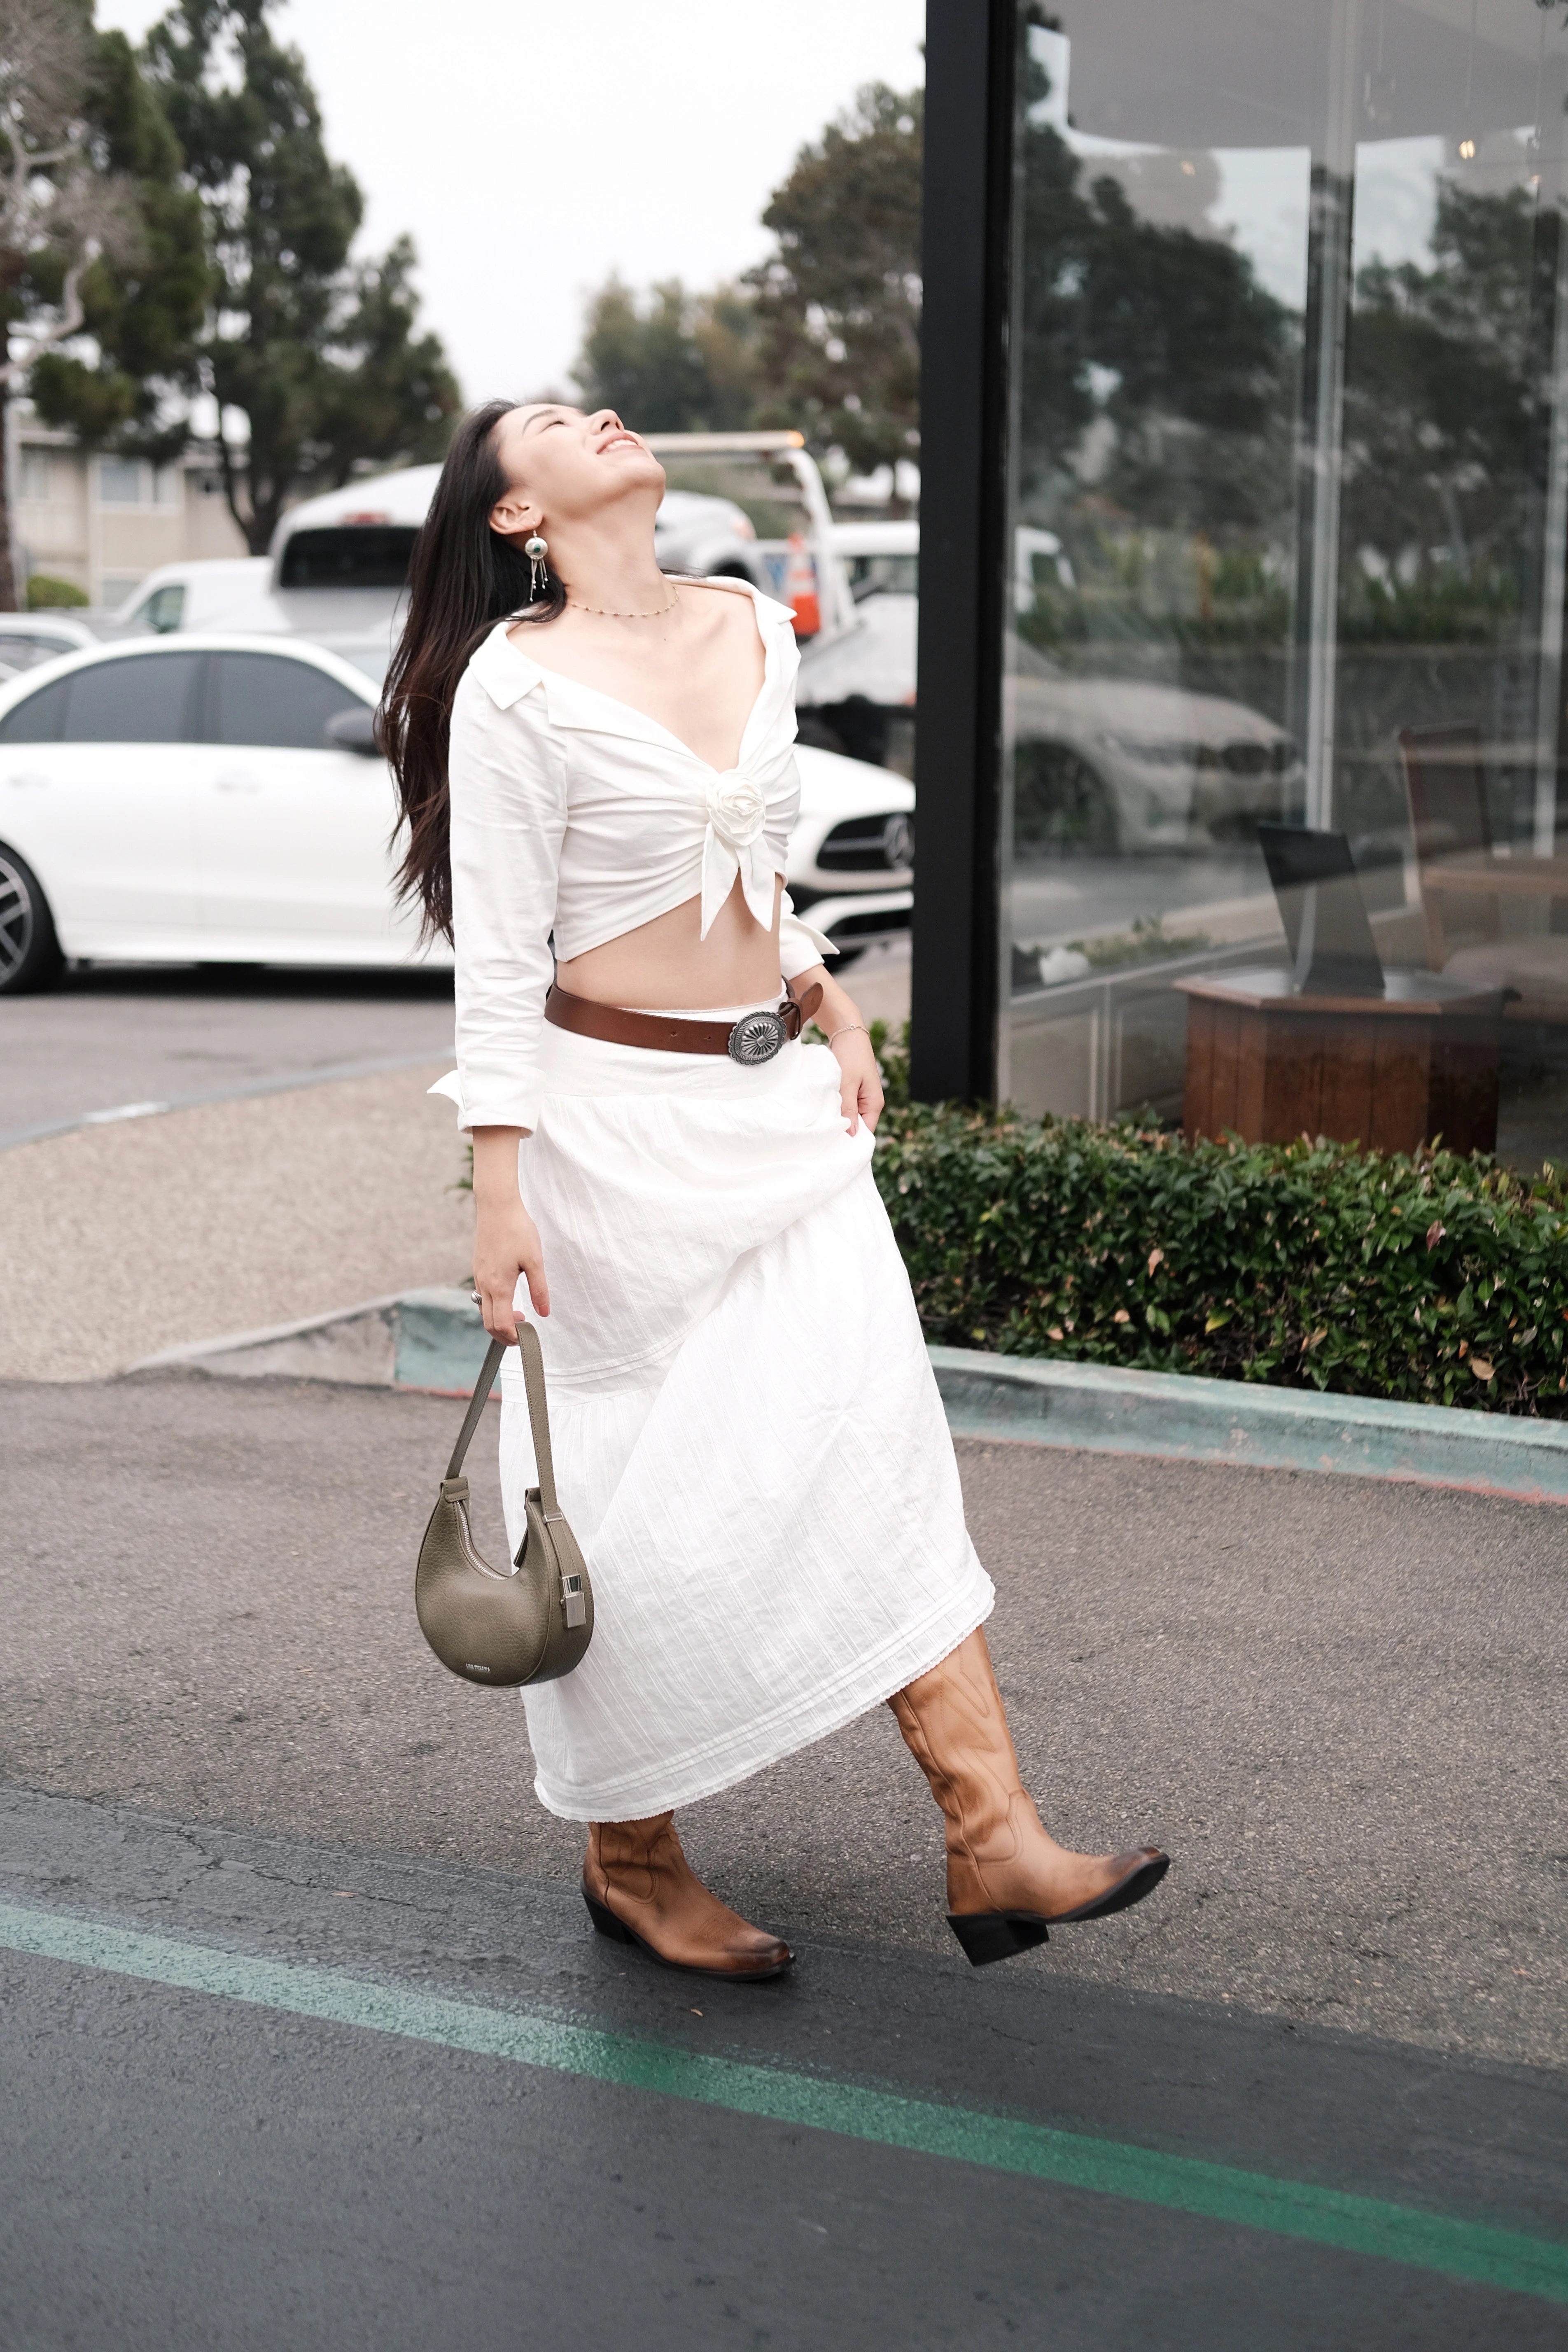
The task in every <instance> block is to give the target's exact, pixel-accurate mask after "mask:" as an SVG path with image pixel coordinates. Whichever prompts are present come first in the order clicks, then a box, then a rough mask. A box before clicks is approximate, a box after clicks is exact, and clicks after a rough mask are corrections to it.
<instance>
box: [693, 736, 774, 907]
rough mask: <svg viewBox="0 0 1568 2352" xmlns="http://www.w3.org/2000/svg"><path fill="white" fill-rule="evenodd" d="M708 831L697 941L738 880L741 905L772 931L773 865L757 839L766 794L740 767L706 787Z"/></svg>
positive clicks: (764, 814) (765, 810) (763, 821)
mask: <svg viewBox="0 0 1568 2352" xmlns="http://www.w3.org/2000/svg"><path fill="white" fill-rule="evenodd" d="M707 797H708V831H707V834H706V835H705V836H704V839H703V844H702V933H701V935H702V937H703V938H704V939H706V938H707V936H708V934H709V932H710V929H712V926H713V918H714V916H715V915H716V914H717V913H718V912H719V909H720V908H721V906H722V905H723V904H724V901H725V899H726V898H728V897H729V895H730V893H731V890H732V889H733V888H734V887H735V877H736V875H737V874H738V875H739V876H740V877H741V888H742V893H743V894H744V897H745V901H746V904H747V906H748V907H749V908H751V911H752V915H753V916H754V918H755V919H756V920H757V921H758V922H759V923H761V924H762V926H763V929H764V930H771V929H773V858H772V856H770V854H769V851H768V845H767V844H766V842H765V841H764V840H763V826H764V824H766V823H767V815H768V802H767V794H766V793H764V792H763V788H762V786H761V785H760V784H759V783H757V782H755V780H754V779H753V778H752V777H751V776H748V775H747V774H746V773H745V772H743V770H742V769H740V768H731V769H730V770H729V771H728V772H726V773H725V774H724V775H721V776H715V777H714V778H713V779H712V782H710V784H709V786H708V794H707Z"/></svg>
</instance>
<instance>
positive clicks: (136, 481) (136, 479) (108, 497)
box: [98, 457, 151, 507]
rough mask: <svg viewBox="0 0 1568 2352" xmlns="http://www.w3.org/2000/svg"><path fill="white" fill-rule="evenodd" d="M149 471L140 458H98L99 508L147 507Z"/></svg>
mask: <svg viewBox="0 0 1568 2352" xmlns="http://www.w3.org/2000/svg"><path fill="white" fill-rule="evenodd" d="M150 470H151V469H150V468H149V467H146V466H144V465H143V464H142V460H141V458H140V457H100V459H99V461H98V502H99V504H100V506H105V507H140V506H145V505H147V504H148V502H149V501H148V496H147V476H148V473H149V471H150Z"/></svg>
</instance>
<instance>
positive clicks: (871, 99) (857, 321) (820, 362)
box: [748, 82, 925, 469]
mask: <svg viewBox="0 0 1568 2352" xmlns="http://www.w3.org/2000/svg"><path fill="white" fill-rule="evenodd" d="M924 117H925V94H924V92H923V91H922V90H919V89H912V90H906V91H902V92H900V91H898V90H893V89H889V88H888V86H887V85H886V83H885V82H870V83H868V85H867V86H866V87H865V89H861V90H859V91H858V92H857V94H856V99H855V103H854V105H853V107H852V108H850V109H849V110H848V111H847V113H846V114H844V115H842V116H840V118H839V119H838V121H837V122H832V123H829V125H828V127H827V129H826V131H824V132H823V134H822V137H821V139H820V141H819V142H817V143H816V145H815V146H808V147H803V148H802V149H801V151H800V153H799V154H798V155H797V156H796V158H795V164H794V167H793V169H792V170H791V172H790V174H789V177H788V178H787V179H786V180H785V181H784V184H783V185H782V186H781V187H779V188H777V189H775V190H774V192H773V200H772V202H771V203H770V204H769V205H768V208H767V210H766V212H765V213H764V214H763V227H764V228H771V229H772V230H773V234H774V236H776V238H777V240H778V250H777V252H776V253H775V254H774V255H773V257H772V258H771V259H770V260H768V261H765V262H763V263H762V264H761V265H760V267H759V268H756V269H754V270H752V272H751V273H750V277H749V279H748V282H749V283H750V284H751V285H752V287H753V288H754V289H755V290H756V303H757V318H758V324H759V328H760V348H759V352H758V374H759V379H760V382H761V383H763V385H765V386H766V394H765V401H764V405H765V408H766V411H767V415H766V419H765V421H767V422H770V423H771V422H773V421H775V420H776V421H777V422H779V423H781V424H787V425H798V426H799V427H800V428H801V429H802V430H803V431H805V433H806V434H807V436H808V437H809V438H810V440H811V441H812V442H813V444H814V445H815V446H816V447H817V448H818V449H826V448H833V447H837V448H840V449H842V450H843V451H844V453H845V455H846V456H847V457H848V459H849V461H850V463H851V464H852V465H854V466H857V467H862V468H866V469H869V468H871V467H877V466H881V465H891V464H894V463H896V461H897V460H898V459H899V458H900V457H915V456H916V455H917V454H918V447H919V441H920V391H921V136H922V131H923V125H924Z"/></svg>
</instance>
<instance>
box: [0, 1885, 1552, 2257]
mask: <svg viewBox="0 0 1568 2352" xmlns="http://www.w3.org/2000/svg"><path fill="white" fill-rule="evenodd" d="M0 1946H4V1947H5V1948H8V1949H9V1950H11V1951H16V1952H27V1953H31V1954H34V1955H36V1956H37V1957H38V1958H44V1959H51V1960H64V1961H67V1962H68V1963H69V1964H71V1965H73V1966H75V1967H78V1968H89V1969H106V1970H108V1971H109V1972H110V1973H111V1974H113V1975H115V1976H125V1977H137V1978H141V1979H143V1980H144V1981H146V1982H148V1983H151V1984H161V1985H174V1986H178V1987H180V1988H182V1989H183V1990H186V1991H189V1992H199V1993H214V1994H216V1995H218V1996H219V1997H220V1998H222V1999H224V2000H238V2001H245V2002H247V2003H248V2004H250V2005H252V2006H254V2007H258V2008H262V2009H271V2010H281V2011H286V2012H288V2013H289V2014H291V2015H293V2016H296V2017H313V2018H320V2019H322V2020H325V2021H328V2022H331V2023H332V2024H336V2025H353V2026H363V2027H368V2028H370V2029H371V2030H372V2031H373V2032H378V2033H395V2034H399V2035H401V2036H403V2037H404V2038H405V2040H408V2041H411V2042H429V2043H433V2044H435V2045H436V2046H437V2047H438V2048H442V2049H449V2050H467V2051H471V2052H473V2053H476V2054H477V2055H479V2056H481V2057H487V2058H505V2059H510V2060H512V2061H513V2062H515V2063H518V2064H520V2065H524V2066H538V2067H543V2068H546V2069H548V2070H549V2071H550V2072H552V2073H554V2074H576V2075H585V2076H588V2077H590V2078H591V2079H592V2080H594V2081H595V2082H600V2083H616V2084H620V2085H622V2086H623V2087H624V2088H626V2089H628V2090H636V2091H657V2092H660V2093H662V2094H663V2095H666V2096H667V2097H669V2098H676V2099H689V2100H692V2101H694V2102H697V2103H698V2104H700V2105H705V2106H711V2107H721V2108H725V2109H727V2110H728V2111H729V2112H730V2113H731V2114H732V2115H746V2116H764V2117H766V2118H767V2119H768V2120H769V2121H770V2122H773V2123H780V2124H786V2125H791V2126H804V2127H805V2128H807V2129H809V2130H813V2131H826V2132H833V2133H835V2134H836V2135H837V2137H840V2138H845V2139H857V2140H865V2141H869V2142H871V2143H873V2144H875V2145H877V2146H879V2147H900V2148H907V2149H909V2150H910V2151H911V2152H914V2153H917V2154H920V2155H923V2156H936V2157H945V2158H951V2159H952V2160H954V2161H956V2162H958V2163H963V2164H979V2165H984V2166H986V2167H988V2168H990V2169H991V2170H993V2171H995V2172H1008V2173H1016V2174H1021V2175H1023V2176H1025V2177H1026V2178H1028V2179H1036V2180H1049V2181H1052V2182H1054V2183H1056V2184H1057V2185H1058V2187H1061V2188H1067V2189H1088V2190H1090V2191H1093V2192H1095V2193H1097V2194H1100V2195H1103V2196H1109V2197H1121V2198H1126V2199H1128V2200H1130V2201H1131V2202H1133V2203H1136V2204H1141V2205H1159V2206H1163V2207H1165V2208H1166V2209H1167V2210H1171V2211H1173V2212H1178V2213H1190V2214H1194V2215H1197V2216H1199V2217H1201V2218H1203V2219H1204V2220H1206V2221H1226V2222H1230V2223H1233V2224H1239V2225H1240V2226H1242V2227H1244V2228H1247V2229H1253V2230H1267V2231H1273V2232H1274V2233H1275V2234H1277V2235H1279V2236H1282V2237H1288V2238H1303V2239H1306V2240H1308V2241H1309V2242H1311V2243H1313V2244H1316V2245H1322V2246H1333V2247H1336V2248H1338V2249H1339V2250H1341V2251H1342V2252H1348V2253H1356V2254H1373V2255H1376V2256H1378V2257H1380V2258H1381V2259H1383V2260H1384V2261H1386V2262H1396V2263H1407V2264H1409V2265H1411V2266H1412V2267H1414V2268H1415V2269H1418V2270H1427V2271H1438V2272H1441V2273H1445V2274H1446V2275H1447V2276H1448V2277H1450V2278H1459V2279H1466V2280H1468V2281H1470V2282H1472V2283H1473V2284H1478V2285H1481V2286H1489V2287H1501V2288H1507V2289H1510V2290H1511V2291H1512V2292H1514V2293H1516V2294H1532V2295H1540V2296H1544V2297H1546V2298H1547V2299H1548V2300H1549V2301H1552V2302H1555V2303H1568V2244H1563V2243H1561V2242H1556V2241H1553V2240H1550V2239H1545V2238H1536V2237H1531V2236H1529V2235H1527V2234H1526V2233H1525V2232H1523V2231H1516V2230H1500V2229H1494V2228H1493V2227H1491V2226H1490V2225H1489V2223H1486V2222H1479V2221H1462V2220H1457V2219H1453V2218H1450V2217H1449V2216H1447V2215H1445V2214H1441V2213H1426V2212H1422V2211H1420V2210H1418V2209H1417V2208H1415V2207H1413V2206H1408V2205H1394V2204H1389V2203H1385V2202H1384V2200H1381V2199H1379V2198H1375V2197H1363V2196H1357V2195H1353V2194H1352V2193H1350V2192H1348V2191H1345V2190H1342V2189H1325V2188H1321V2187H1319V2186H1318V2185H1317V2184H1316V2183H1314V2182H1310V2181H1302V2180H1278V2179H1272V2178H1270V2176H1269V2175H1268V2174H1267V2173H1261V2172H1247V2171H1243V2170H1241V2169H1239V2168H1237V2167H1235V2166H1232V2165H1226V2164H1211V2163H1208V2162H1206V2161H1205V2160H1204V2159H1203V2158H1196V2157H1186V2156H1168V2155H1165V2154H1163V2153H1162V2152H1161V2151H1160V2150H1158V2149H1155V2148H1148V2147H1136V2146H1133V2145H1131V2144H1130V2143H1128V2142H1125V2141H1118V2140H1106V2139H1095V2138H1092V2137H1089V2135H1088V2134H1087V2133H1081V2132H1067V2131H1058V2130H1055V2129H1053V2128H1052V2127H1051V2126H1047V2125H1044V2124H1034V2123H1027V2122H1025V2121H1023V2120H1021V2119H1018V2118H1016V2117H1012V2116H999V2115H986V2114H983V2113H980V2112H977V2111H975V2110H974V2109H972V2108H966V2107H953V2106H944V2105H940V2104H939V2103H937V2102H936V2101H934V2100H929V2099H915V2098H905V2097H902V2096H900V2095H899V2094H897V2093H895V2092H889V2091H878V2090H872V2089H868V2088H864V2087H861V2086H860V2085H858V2084H853V2083H840V2082H835V2081H833V2080H831V2079H830V2078H821V2079H819V2078H817V2077H815V2076H813V2075H809V2074H787V2073H785V2072H784V2071H783V2070H782V2069H775V2068H773V2067H772V2066H765V2065H747V2064H745V2063H743V2062H742V2061H739V2060H735V2059H730V2058H705V2057H703V2056H701V2055H700V2053H695V2052H687V2051H683V2050H676V2049H672V2048H670V2047H668V2045H665V2044H662V2043H659V2042H639V2041H637V2040H635V2039H633V2038H632V2037H631V2036H630V2035H626V2034H620V2033H606V2032H601V2031H599V2030H598V2029H597V2028H595V2027H592V2026H584V2025H570V2024H565V2023H562V2022H557V2021H554V2020H552V2019H550V2018H544V2017H531V2016H528V2015H526V2014H525V2013H522V2012H518V2011H507V2010H498V2009H486V2008H482V2007H480V2006H479V2005H478V2004H477V2003H474V2002H470V2001H462V2000H443V1999H441V1998H440V1997H438V1996H437V1995H435V1994H430V1993H421V1992H415V1991H413V1990H405V1989H403V1988H402V1987H399V1986H396V1985H384V1984H377V1983H374V1982H370V1981H367V1980H365V1979H362V1978H359V1977H352V1976H345V1975H342V1974H341V1973H340V1972H338V1971H336V1970H331V1969H314V1968H303V1967H298V1966H295V1965H294V1964H293V1963H291V1962H283V1961H278V1960H263V1959H254V1958H249V1957H248V1956H247V1955H246V1954H244V1953H239V1952H226V1951H222V1950H219V1949H217V1948H214V1947H212V1946H210V1945H205V1944H188V1943H183V1942H176V1941H174V1939H173V1938H172V1937H166V1936H145V1935H141V1934H138V1933H136V1932H134V1931H132V1930H129V1929H126V1928H121V1927H103V1926H100V1925H98V1924H97V1923H96V1922H94V1921H92V1920H89V1919H80V1918H72V1917H69V1916H65V1915H63V1914H61V1913H58V1912H50V1911H35V1910H30V1909H22V1908H20V1907H16V1906H9V1905H4V1904H0Z"/></svg>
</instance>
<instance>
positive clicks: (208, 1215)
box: [0, 1058, 472, 1381]
mask: <svg viewBox="0 0 1568 2352" xmlns="http://www.w3.org/2000/svg"><path fill="white" fill-rule="evenodd" d="M450 1066H451V1064H450V1060H449V1059H448V1058H443V1059H442V1060H440V1061H434V1062H432V1063H430V1064H429V1065H428V1066H427V1067H426V1068H424V1069H410V1070H395V1071H388V1072H384V1073H383V1074H381V1075H380V1076H374V1077H363V1078H351V1079H343V1080H340V1081H338V1082H337V1083H335V1084H328V1085H323V1086H318V1087H307V1088H303V1089H301V1090H300V1091H299V1092H297V1093H291V1094H278V1095H266V1096H254V1097H248V1098H242V1099H240V1100H237V1101H232V1102H219V1103H208V1104H204V1105H202V1106H200V1107H199V1108H195V1109H189V1110H181V1111H170V1112H168V1113H166V1114H164V1115H163V1116H162V1117H159V1118H140V1119H132V1120H128V1121H126V1122H124V1123H122V1124H116V1125H113V1126H109V1127H95V1128H84V1129H78V1130H77V1131H76V1132H75V1133H73V1134H69V1135H62V1136H53V1137H49V1138H47V1139H43V1140H41V1141H38V1142H36V1143H24V1144H19V1145H17V1146H16V1149H15V1150H10V1151H6V1152H3V1153H0V1260H3V1262H4V1264H5V1269H6V1302H5V1305H6V1311H5V1323H4V1328H3V1329H0V1377H10V1378H14V1379H15V1378H20V1379H27V1380H41V1381H79V1380H89V1379H93V1378H96V1377H99V1376H100V1375H102V1374H104V1373H106V1372H113V1371H121V1370H124V1369H125V1367H126V1366H127V1365H130V1364H132V1363H137V1362H140V1361H141V1360H142V1358H143V1357H145V1356H151V1355H153V1354H156V1353H157V1352H158V1350H159V1349H163V1348H172V1347H175V1346H178V1345H179V1344H180V1343H182V1342H184V1341H187V1340H196V1339H216V1338H217V1337H219V1336H220V1335H221V1334H223V1333H225V1332H228V1331H243V1330H250V1329H254V1328H258V1327H259V1326H262V1325H267V1324H273V1323H287V1322H291V1321H293V1320H294V1319H295V1318H300V1317H303V1316H308V1315H324V1314H329V1313H331V1311H332V1310H333V1309H334V1308H336V1307H351V1306H353V1305H356V1304H357V1303H358V1302H359V1301H360V1300H362V1299H365V1298H376V1297H384V1296H385V1295H386V1294H387V1293H388V1292H391V1291H395V1290H403V1289H408V1288H412V1287H415V1286H417V1285H420V1284H423V1283H435V1282H460V1281H461V1280H462V1279H463V1278H464V1276H466V1275H467V1274H468V1270H469V1241H470V1235H471V1232H472V1223H471V1216H470V1210H469V1202H468V1194H467V1193H466V1192H457V1191H455V1190H454V1189H453V1187H454V1186H455V1185H456V1184H457V1182H458V1177H459V1176H460V1174H461V1172H462V1139H461V1138H460V1137H459V1136H458V1131H457V1128H456V1124H455V1121H454V1117H453V1112H452V1106H451V1104H450V1103H449V1102H447V1101H445V1100H443V1099H442V1098H440V1097H434V1098H432V1097H429V1096H428V1095H427V1094H426V1087H428V1086H429V1085H430V1083H431V1081H432V1080H433V1079H435V1078H437V1077H439V1076H441V1074H442V1072H443V1071H444V1070H446V1069H448V1068H450Z"/></svg>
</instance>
